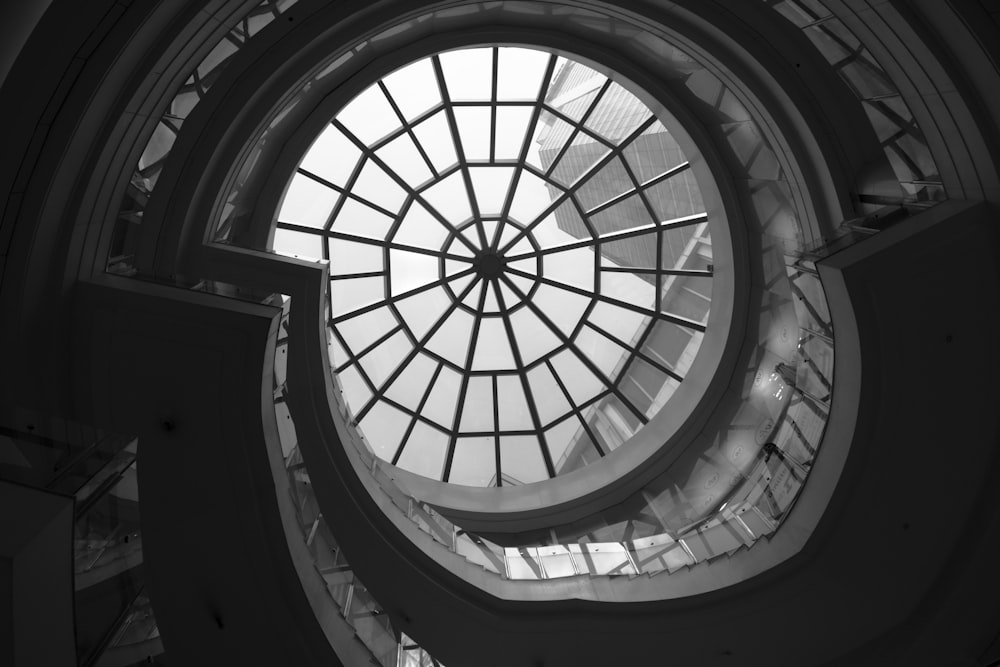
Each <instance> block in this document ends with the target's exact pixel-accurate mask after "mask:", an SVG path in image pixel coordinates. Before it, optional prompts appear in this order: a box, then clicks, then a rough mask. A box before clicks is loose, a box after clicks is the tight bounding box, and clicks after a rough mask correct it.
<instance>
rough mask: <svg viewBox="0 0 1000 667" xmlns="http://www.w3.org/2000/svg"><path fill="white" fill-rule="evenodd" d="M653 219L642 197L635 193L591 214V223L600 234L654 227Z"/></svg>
mask: <svg viewBox="0 0 1000 667" xmlns="http://www.w3.org/2000/svg"><path fill="white" fill-rule="evenodd" d="M653 222H654V221H653V219H652V218H651V217H649V209H647V208H646V204H645V203H644V202H643V201H642V198H641V197H640V196H639V195H637V194H635V195H630V196H628V197H626V198H625V199H623V200H621V201H619V202H617V203H615V204H613V205H611V206H609V207H608V208H606V209H604V210H602V211H601V212H599V213H595V214H594V215H591V216H590V224H591V225H592V226H593V227H594V231H595V232H597V234H598V235H604V234H610V233H613V232H622V231H625V230H628V229H636V228H639V227H646V226H648V227H650V229H652V228H653V226H652V225H653Z"/></svg>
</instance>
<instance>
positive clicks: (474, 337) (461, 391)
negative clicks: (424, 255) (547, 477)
mask: <svg viewBox="0 0 1000 667" xmlns="http://www.w3.org/2000/svg"><path fill="white" fill-rule="evenodd" d="M434 61H435V64H436V65H437V67H438V70H440V67H441V65H440V63H438V62H437V56H434ZM473 282H475V281H473ZM485 307H486V289H485V286H484V289H483V291H482V294H480V295H479V306H478V307H477V308H476V313H477V314H478V316H477V317H476V319H475V321H473V323H472V333H471V335H470V336H469V351H468V352H467V353H466V356H465V369H466V371H468V370H469V369H471V368H472V358H473V355H475V352H476V343H477V342H478V338H479V325H480V324H482V321H483V309H484V308H485ZM468 391H469V374H468V372H465V373H463V374H462V384H461V386H459V388H458V405H456V406H455V419H454V421H453V427H452V430H451V437H450V438H449V439H448V454H447V456H446V458H445V463H444V475H443V476H442V478H441V479H442V480H445V481H447V479H448V477H449V475H451V463H452V461H453V460H454V458H455V444H456V443H457V441H458V429H459V425H460V424H461V422H462V413H463V412H464V411H465V398H466V393H467V392H468ZM493 426H494V428H496V424H494V425H493Z"/></svg>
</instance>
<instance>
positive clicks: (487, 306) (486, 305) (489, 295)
mask: <svg viewBox="0 0 1000 667" xmlns="http://www.w3.org/2000/svg"><path fill="white" fill-rule="evenodd" d="M498 310H500V302H499V301H497V295H496V292H495V291H494V290H493V283H488V284H487V285H486V301H485V302H483V312H485V313H495V312H497V311H498Z"/></svg>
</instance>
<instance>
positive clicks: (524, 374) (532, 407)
mask: <svg viewBox="0 0 1000 667" xmlns="http://www.w3.org/2000/svg"><path fill="white" fill-rule="evenodd" d="M493 282H494V289H495V290H496V293H497V300H498V301H499V303H500V312H501V315H502V317H503V323H504V328H505V329H506V330H507V338H509V339H510V347H511V351H512V352H513V353H514V365H515V366H516V367H517V375H518V377H520V378H521V389H522V390H523V391H524V396H525V399H526V400H527V403H528V412H529V413H530V414H531V422H532V423H533V424H534V425H535V430H536V432H537V434H538V442H539V445H540V447H541V448H542V459H543V460H544V461H545V469H546V471H547V472H548V473H549V477H550V478H551V477H555V476H556V469H555V466H554V465H553V463H552V455H551V454H550V453H549V448H548V444H547V442H546V439H545V435H544V433H543V431H542V419H541V417H540V416H539V414H538V406H537V405H536V404H535V398H534V393H533V392H532V390H531V385H530V383H529V382H528V371H527V369H526V368H525V366H524V357H522V356H521V348H520V346H519V345H518V343H517V339H516V338H515V337H514V325H513V323H512V322H511V321H510V314H509V312H508V310H507V303H506V301H505V300H504V298H503V292H501V291H500V280H499V279H498V278H494V280H493ZM498 428H499V422H498Z"/></svg>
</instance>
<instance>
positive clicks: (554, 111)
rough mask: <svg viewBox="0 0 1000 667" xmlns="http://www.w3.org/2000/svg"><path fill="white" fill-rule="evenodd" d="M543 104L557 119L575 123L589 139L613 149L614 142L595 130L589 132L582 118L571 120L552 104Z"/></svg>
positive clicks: (571, 123) (570, 123) (569, 123)
mask: <svg viewBox="0 0 1000 667" xmlns="http://www.w3.org/2000/svg"><path fill="white" fill-rule="evenodd" d="M543 106H544V107H545V109H544V110H545V111H548V112H549V113H550V114H552V115H553V116H555V117H556V118H558V119H559V120H561V121H563V122H564V123H566V124H567V125H577V126H578V127H579V128H580V130H581V131H582V132H583V133H584V134H585V135H587V136H588V137H590V138H591V139H593V140H594V143H598V144H604V145H605V146H606V147H607V148H608V149H611V150H613V149H614V148H615V143H614V142H613V141H609V140H607V139H605V138H604V137H602V136H601V135H600V134H598V133H597V132H591V131H590V130H588V129H587V128H585V127H583V122H584V120H583V119H581V120H573V119H572V118H570V117H569V116H567V115H566V114H564V113H563V112H562V111H560V110H559V109H557V108H555V107H554V106H550V105H548V104H545V105H543ZM553 164H554V163H553Z"/></svg>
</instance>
